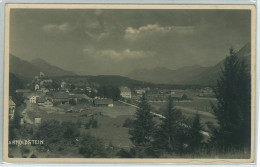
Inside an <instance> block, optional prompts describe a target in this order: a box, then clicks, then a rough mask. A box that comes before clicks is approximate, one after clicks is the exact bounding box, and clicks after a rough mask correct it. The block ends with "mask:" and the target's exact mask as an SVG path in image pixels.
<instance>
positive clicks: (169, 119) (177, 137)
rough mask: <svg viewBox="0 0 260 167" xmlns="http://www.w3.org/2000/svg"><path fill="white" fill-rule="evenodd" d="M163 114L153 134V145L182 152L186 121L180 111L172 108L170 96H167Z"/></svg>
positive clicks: (170, 150)
mask: <svg viewBox="0 0 260 167" xmlns="http://www.w3.org/2000/svg"><path fill="white" fill-rule="evenodd" d="M164 116H165V119H162V123H161V124H160V125H159V128H158V130H157V133H156V135H155V142H154V146H155V147H156V148H158V149H159V150H166V151H168V152H182V151H183V149H184V148H183V147H184V142H185V141H186V131H187V128H186V126H185V124H186V122H185V121H184V117H183V116H182V114H181V112H180V111H179V110H176V109H175V108H174V104H173V99H172V97H171V96H169V98H168V105H167V110H166V112H165V114H164Z"/></svg>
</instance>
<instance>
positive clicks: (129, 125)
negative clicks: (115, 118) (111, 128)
mask: <svg viewBox="0 0 260 167" xmlns="http://www.w3.org/2000/svg"><path fill="white" fill-rule="evenodd" d="M123 127H125V128H133V127H134V120H132V119H130V118H127V119H126V120H125V122H124V124H123Z"/></svg>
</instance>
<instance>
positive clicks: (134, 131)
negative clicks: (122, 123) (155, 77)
mask: <svg viewBox="0 0 260 167" xmlns="http://www.w3.org/2000/svg"><path fill="white" fill-rule="evenodd" d="M138 107H139V108H138V109H137V110H136V114H135V120H134V123H133V128H131V129H130V130H129V134H130V135H131V138H130V140H131V141H132V143H133V144H134V146H135V148H134V149H135V152H137V153H136V154H138V155H137V156H138V157H141V156H144V157H145V156H146V155H145V154H148V153H147V152H149V150H150V148H151V142H152V137H153V133H154V129H155V122H154V121H153V115H152V114H151V106H150V105H149V103H148V101H147V99H146V97H145V94H143V95H142V97H141V99H140V103H139V105H138Z"/></svg>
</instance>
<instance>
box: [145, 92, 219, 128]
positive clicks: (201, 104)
mask: <svg viewBox="0 0 260 167" xmlns="http://www.w3.org/2000/svg"><path fill="white" fill-rule="evenodd" d="M210 102H212V103H213V104H216V100H215V99H212V98H197V97H195V98H192V100H191V101H180V102H178V101H176V102H174V105H175V108H176V109H178V110H180V111H181V112H182V114H183V115H185V116H187V117H189V118H193V117H194V116H195V114H199V115H200V117H201V122H202V124H203V125H204V128H205V129H206V130H207V126H206V125H205V123H206V122H208V121H209V122H212V123H213V125H217V121H216V119H215V116H214V114H213V111H212V108H211V106H210ZM150 104H151V106H152V108H153V111H154V112H156V113H159V114H163V112H164V111H165V110H166V107H167V102H151V103H150Z"/></svg>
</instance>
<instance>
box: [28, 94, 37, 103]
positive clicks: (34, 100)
mask: <svg viewBox="0 0 260 167" xmlns="http://www.w3.org/2000/svg"><path fill="white" fill-rule="evenodd" d="M37 97H39V95H36V94H31V95H30V96H29V97H28V99H29V101H30V103H32V104H36V102H37Z"/></svg>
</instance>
